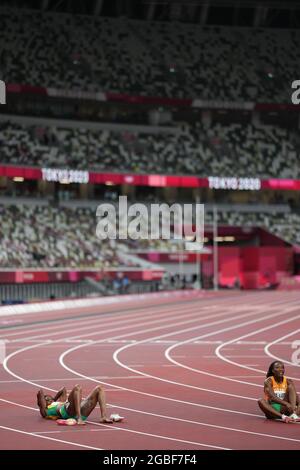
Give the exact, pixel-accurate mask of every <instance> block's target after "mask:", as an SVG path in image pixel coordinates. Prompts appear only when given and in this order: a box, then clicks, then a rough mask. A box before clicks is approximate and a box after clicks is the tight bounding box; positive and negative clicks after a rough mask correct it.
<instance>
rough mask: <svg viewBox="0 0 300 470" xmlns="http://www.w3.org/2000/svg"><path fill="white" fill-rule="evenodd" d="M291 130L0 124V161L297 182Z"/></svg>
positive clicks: (299, 172) (299, 170)
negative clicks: (158, 130) (96, 128)
mask: <svg viewBox="0 0 300 470" xmlns="http://www.w3.org/2000/svg"><path fill="white" fill-rule="evenodd" d="M298 159H299V156H298V150H297V147H296V146H295V144H294V140H293V137H292V134H291V132H290V131H288V130H287V129H285V128H282V127H279V126H274V125H273V126H271V125H262V124H260V125H259V124H256V125H254V124H247V125H246V124H228V125H221V124H213V125H211V126H210V127H205V126H204V125H203V124H200V123H198V124H197V125H196V126H193V127H192V126H187V125H184V126H181V127H180V128H178V129H177V132H176V133H172V134H171V133H168V132H167V133H166V132H162V133H159V134H153V133H151V130H150V129H149V133H145V132H144V133H141V132H138V131H136V132H132V131H131V132H128V131H123V132H120V131H119V132H116V131H109V130H99V131H91V130H88V129H85V128H81V129H73V128H68V129H67V128H65V129H63V128H56V127H47V128H46V127H41V126H22V125H20V124H13V123H11V122H1V123H0V162H1V163H4V164H14V165H17V164H20V165H31V166H39V167H56V168H57V167H61V168H72V169H84V170H95V171H120V172H136V173H161V174H192V175H195V174H196V175H199V176H212V175H216V176H240V177H243V176H244V177H249V176H251V177H255V176H257V177H262V178H263V177H275V178H279V177H280V178H297V177H299V175H300V167H299V164H298Z"/></svg>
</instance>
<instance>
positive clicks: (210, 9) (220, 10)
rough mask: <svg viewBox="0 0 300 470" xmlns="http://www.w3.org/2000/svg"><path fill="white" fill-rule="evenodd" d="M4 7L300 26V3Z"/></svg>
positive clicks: (96, 0)
mask: <svg viewBox="0 0 300 470" xmlns="http://www.w3.org/2000/svg"><path fill="white" fill-rule="evenodd" d="M3 5H5V6H8V7H10V8H18V9H23V8H25V9H35V10H41V11H49V12H58V13H72V14H79V15H90V16H106V17H125V18H131V19H140V20H148V21H179V22H184V23H194V24H201V25H202V26H205V25H226V26H248V27H251V26H254V27H278V28H299V27H300V0H284V1H283V0H263V1H258V0H88V1H86V0H76V1H72V0H2V1H1V6H3Z"/></svg>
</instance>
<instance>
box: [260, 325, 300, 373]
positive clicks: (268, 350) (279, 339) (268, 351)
mask: <svg viewBox="0 0 300 470" xmlns="http://www.w3.org/2000/svg"><path fill="white" fill-rule="evenodd" d="M299 332H300V329H298V330H294V331H292V332H290V333H288V334H287V335H284V336H281V337H280V338H278V339H275V340H274V341H272V342H270V343H268V344H267V345H266V347H265V348H264V351H265V353H266V354H267V355H268V356H269V357H271V358H272V359H275V360H277V361H282V362H284V363H285V364H290V365H291V366H295V367H300V364H296V363H295V362H293V361H289V360H288V359H282V358H281V357H279V356H275V355H274V354H272V353H271V352H270V348H271V346H273V345H274V344H282V343H281V340H283V339H286V338H289V337H290V336H294V335H296V334H297V333H298V334H299ZM298 336H299V335H298ZM288 344H289V345H290V346H291V344H292V342H291V343H288ZM297 349H299V348H297ZM293 352H294V349H292V347H291V351H290V354H291V356H292V354H293ZM298 380H299V379H298Z"/></svg>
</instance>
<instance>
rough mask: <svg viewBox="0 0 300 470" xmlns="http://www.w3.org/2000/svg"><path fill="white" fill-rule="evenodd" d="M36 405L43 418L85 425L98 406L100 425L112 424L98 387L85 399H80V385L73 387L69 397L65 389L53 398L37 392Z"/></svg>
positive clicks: (103, 396) (102, 392)
mask: <svg viewBox="0 0 300 470" xmlns="http://www.w3.org/2000/svg"><path fill="white" fill-rule="evenodd" d="M37 404H38V406H39V408H40V413H41V415H42V417H43V418H46V419H69V418H74V419H76V421H77V424H85V420H86V419H87V417H88V416H89V415H90V414H91V412H92V411H93V409H94V408H95V407H96V406H97V404H99V406H100V411H101V419H100V423H112V422H113V420H112V419H110V418H107V416H106V403H105V395H104V390H103V388H102V387H101V386H100V385H98V386H97V387H96V388H94V390H93V391H92V392H91V393H90V394H89V395H88V397H87V398H82V388H81V386H80V385H75V387H74V388H73V390H72V391H71V392H70V394H69V396H68V395H67V390H66V388H65V387H64V388H62V389H61V390H59V391H58V392H57V394H56V395H55V397H52V396H50V395H45V394H44V392H43V390H39V391H38V393H37Z"/></svg>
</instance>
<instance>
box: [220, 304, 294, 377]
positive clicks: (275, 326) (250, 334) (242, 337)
mask: <svg viewBox="0 0 300 470" xmlns="http://www.w3.org/2000/svg"><path fill="white" fill-rule="evenodd" d="M298 309H299V306H298ZM299 318H300V315H299V314H298V315H295V316H293V317H290V318H288V319H287V320H282V321H280V322H277V323H273V324H272V325H269V326H266V327H264V328H260V329H257V330H255V331H252V332H251V333H247V334H245V335H243V336H239V337H238V338H234V339H232V340H230V341H227V342H226V343H223V344H222V345H220V346H218V347H217V349H216V351H215V353H216V355H217V356H218V358H219V359H221V360H222V361H224V362H228V363H229V364H232V365H234V366H237V367H239V368H242V369H247V370H252V371H254V372H262V373H264V374H266V371H263V370H261V369H256V368H255V367H254V365H253V366H250V365H248V366H247V365H244V364H240V363H238V362H234V361H231V360H230V359H228V358H227V357H226V356H224V355H223V354H222V353H221V352H220V351H221V349H223V347H224V346H226V345H227V344H232V343H235V342H236V341H237V340H241V339H244V338H248V337H249V336H253V335H255V334H259V333H262V332H264V331H269V330H272V329H273V328H277V327H278V326H282V325H285V324H288V323H291V322H292V321H294V320H299ZM295 331H300V330H295ZM293 333H294V332H293ZM256 365H257V364H255V366H256ZM293 380H295V381H299V380H300V379H298V378H297V377H293Z"/></svg>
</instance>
